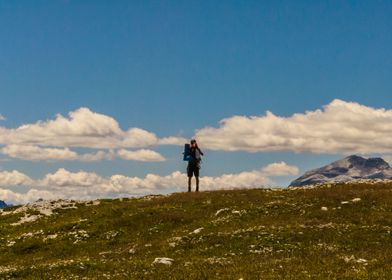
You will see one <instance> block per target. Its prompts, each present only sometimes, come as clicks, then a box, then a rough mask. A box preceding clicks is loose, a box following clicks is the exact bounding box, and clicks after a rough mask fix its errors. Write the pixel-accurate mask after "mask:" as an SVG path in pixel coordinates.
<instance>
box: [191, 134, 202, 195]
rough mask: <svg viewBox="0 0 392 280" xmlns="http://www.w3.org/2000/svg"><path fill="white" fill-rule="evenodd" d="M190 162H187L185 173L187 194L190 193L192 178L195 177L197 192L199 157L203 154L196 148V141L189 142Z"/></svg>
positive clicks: (197, 189)
mask: <svg viewBox="0 0 392 280" xmlns="http://www.w3.org/2000/svg"><path fill="white" fill-rule="evenodd" d="M189 154H190V160H189V162H188V167H187V173H188V192H190V191H191V186H192V177H193V175H195V178H196V191H197V192H198V191H199V171H200V163H201V156H203V155H204V154H203V152H202V151H201V150H200V148H199V147H198V146H197V143H196V140H195V139H193V140H191V146H190V149H189Z"/></svg>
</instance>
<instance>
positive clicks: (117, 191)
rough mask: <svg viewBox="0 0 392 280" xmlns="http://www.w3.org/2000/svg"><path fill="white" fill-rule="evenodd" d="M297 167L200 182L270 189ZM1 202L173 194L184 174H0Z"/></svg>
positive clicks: (181, 184) (206, 185) (184, 179)
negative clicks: (274, 178)
mask: <svg viewBox="0 0 392 280" xmlns="http://www.w3.org/2000/svg"><path fill="white" fill-rule="evenodd" d="M295 169H296V167H294V166H289V165H287V164H286V163H284V162H281V163H276V164H270V165H268V166H266V167H265V168H262V169H260V170H254V171H245V172H241V173H237V174H223V175H221V176H216V177H212V176H202V177H201V178H200V188H201V190H216V189H235V188H260V187H265V186H268V185H272V184H273V181H272V180H271V179H270V177H269V176H270V175H271V176H286V175H293V174H294V172H293V170H295ZM2 178H3V180H2V182H3V184H1V185H0V187H2V189H0V199H2V200H6V201H9V202H12V203H25V202H26V201H35V200H37V199H39V198H43V199H59V198H61V199H95V198H105V197H119V196H134V195H146V194H157V193H168V192H174V191H185V190H186V189H185V186H186V185H187V176H186V174H185V173H181V172H179V171H175V172H173V173H171V174H169V175H166V176H161V175H156V174H147V175H146V176H145V177H143V178H141V177H128V176H124V175H119V174H116V175H113V176H111V177H102V176H100V175H98V174H96V173H94V172H86V171H78V172H71V171H68V170H66V169H63V168H60V169H59V170H57V171H56V172H54V173H50V174H47V175H45V176H44V177H43V178H42V179H39V180H32V179H30V178H29V177H28V176H26V175H24V174H22V173H19V172H17V171H12V172H7V171H5V172H1V173H0V179H2ZM15 185H25V186H30V187H31V188H32V189H31V190H29V192H27V193H26V194H25V195H21V194H20V193H17V192H12V191H11V190H6V188H8V187H12V186H15Z"/></svg>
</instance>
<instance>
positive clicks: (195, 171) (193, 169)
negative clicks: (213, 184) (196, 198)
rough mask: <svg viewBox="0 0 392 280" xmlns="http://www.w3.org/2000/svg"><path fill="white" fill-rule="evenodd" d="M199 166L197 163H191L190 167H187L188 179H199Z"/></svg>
mask: <svg viewBox="0 0 392 280" xmlns="http://www.w3.org/2000/svg"><path fill="white" fill-rule="evenodd" d="M199 170H200V167H199V164H198V163H197V162H189V163H188V167H187V173H188V177H192V176H193V175H195V177H199Z"/></svg>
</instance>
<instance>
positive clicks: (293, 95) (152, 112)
mask: <svg viewBox="0 0 392 280" xmlns="http://www.w3.org/2000/svg"><path fill="white" fill-rule="evenodd" d="M391 14H392V3H391V2H390V1H98V0H96V1H73V0H68V1H66V0H62V1H57V0H53V1H39V0H37V1H0V40H1V41H0V42H1V43H0V97H1V103H0V114H1V115H2V116H3V117H4V118H5V120H3V121H1V122H0V126H1V127H4V128H6V129H16V128H18V127H20V126H21V125H23V124H36V123H37V122H38V121H41V122H45V121H49V120H54V119H55V118H56V114H61V115H62V116H64V117H65V118H67V117H68V114H69V113H70V112H74V111H77V110H78V109H79V108H81V107H84V108H88V109H89V110H90V111H91V112H95V113H99V114H102V115H105V116H108V117H111V118H113V119H114V120H116V122H117V123H118V125H119V126H120V128H121V129H122V130H123V131H127V130H128V129H129V128H134V127H136V128H140V129H143V130H146V131H148V132H151V133H153V134H155V135H156V136H157V137H158V138H163V137H170V136H175V137H184V138H186V139H189V138H190V137H192V136H194V135H195V133H196V131H197V130H202V129H204V128H206V127H214V128H218V127H220V124H219V122H220V121H221V120H223V119H228V118H232V117H234V116H247V117H250V116H259V117H261V116H264V115H265V114H266V111H270V112H272V113H273V114H274V115H275V116H279V117H282V118H283V117H286V118H290V117H291V116H293V114H296V113H297V114H305V112H307V111H316V110H323V108H324V107H323V106H327V105H328V104H332V103H331V102H333V100H336V99H337V100H342V101H344V102H347V104H351V103H350V102H354V103H355V104H357V105H358V106H365V107H366V108H374V109H375V110H376V109H381V108H385V109H387V110H389V108H391V98H390V96H391V89H392V80H391V79H390V73H392V55H391V52H390V50H391V49H392V32H391V30H392V18H391V16H390V15H391ZM343 107H344V106H343ZM343 107H342V108H343ZM350 108H351V107H350ZM353 110H354V109H353ZM354 111H355V110H354ZM214 135H215V134H214ZM214 135H208V137H214ZM217 135H219V137H220V136H221V135H222V134H219V133H218V134H217ZM233 135H234V134H231V136H233ZM237 136H238V135H237ZM239 137H241V134H240V135H239ZM206 143H207V140H206ZM208 143H210V142H208ZM233 143H234V144H233ZM1 144H2V145H3V147H5V146H7V145H10V142H7V143H6V142H4V143H1ZM11 144H12V143H11ZM24 144H26V143H24ZM201 144H202V143H201ZM229 144H230V145H235V142H230V143H229ZM35 145H41V146H45V144H44V143H41V144H40V143H35ZM211 145H212V143H211ZM47 147H54V148H56V147H57V148H62V149H64V148H69V149H71V150H73V151H76V152H80V153H82V152H91V151H92V152H95V151H96V150H94V149H90V148H89V147H75V146H67V145H64V146H62V147H61V145H60V146H56V145H53V144H50V143H49V144H48V145H47ZM211 147H212V146H211ZM143 148H148V149H151V150H154V151H155V152H157V153H159V154H160V155H162V156H163V157H164V158H165V159H166V160H165V161H163V162H140V161H134V160H124V159H121V158H115V159H112V160H96V161H89V162H86V161H80V160H55V161H53V160H52V161H47V160H26V159H21V158H20V156H19V158H15V157H12V156H10V154H9V153H8V154H3V155H0V157H1V159H2V161H1V163H0V167H1V169H2V170H4V171H11V170H18V171H20V172H21V173H23V174H26V175H28V176H30V177H31V178H35V179H37V178H42V177H43V176H44V175H45V174H48V173H54V172H56V170H58V169H59V168H65V169H66V170H68V171H70V172H77V171H80V170H83V171H86V172H94V173H96V174H99V175H100V176H111V175H113V174H122V175H126V176H137V177H143V176H145V175H146V174H148V173H152V174H157V175H161V176H165V175H167V174H171V173H172V172H175V171H177V170H179V171H181V172H183V171H184V170H185V163H184V162H182V161H181V160H180V158H181V150H182V147H181V146H180V145H169V146H167V145H153V147H151V146H148V147H143ZM201 148H203V146H202V147H201ZM204 148H205V152H206V156H205V159H204V164H203V169H202V171H203V172H202V175H205V176H221V175H222V174H237V173H239V172H246V171H252V170H258V169H260V168H262V167H263V166H266V165H268V164H271V163H274V162H281V161H284V162H286V163H287V164H288V165H290V166H297V167H298V168H299V173H302V172H304V171H305V170H307V169H309V168H315V167H318V166H319V165H322V164H325V163H328V162H330V161H331V160H334V159H338V158H340V157H342V156H344V155H345V154H346V151H345V150H344V149H343V148H338V149H336V151H334V150H333V149H332V148H331V149H328V151H322V152H315V149H311V148H309V149H304V150H301V149H300V150H298V149H294V148H293V149H288V150H285V149H278V150H276V151H273V150H271V149H264V148H263V149H260V148H258V149H256V150H257V151H251V152H249V150H247V148H241V149H240V148H239V149H238V150H236V151H228V149H227V148H225V147H223V146H220V147H219V148H218V149H213V148H211V149H210V148H209V147H208V145H207V147H204ZM352 151H353V152H356V150H355V149H353V150H352ZM358 151H359V152H360V151H363V149H362V150H361V149H359V150H358ZM348 152H349V151H348ZM364 154H369V155H372V154H389V152H388V149H377V148H375V149H374V153H372V152H371V151H366V152H365V153H364ZM295 177H296V175H291V176H286V177H281V178H275V179H274V182H276V183H279V184H282V185H287V184H288V183H289V182H290V180H292V179H293V178H295ZM0 199H1V198H0Z"/></svg>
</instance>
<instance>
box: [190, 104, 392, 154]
mask: <svg viewBox="0 0 392 280" xmlns="http://www.w3.org/2000/svg"><path fill="white" fill-rule="evenodd" d="M195 137H196V138H197V139H198V140H199V142H200V143H203V146H204V147H205V148H208V149H211V150H224V151H247V152H262V151H294V152H312V153H333V154H335V153H343V154H349V153H362V154H367V153H388V152H391V151H392V142H391V141H389V139H391V137H392V110H386V109H382V108H381V109H375V108H371V107H367V106H363V105H360V104H358V103H354V102H345V101H342V100H338V99H336V100H333V101H332V102H331V103H330V104H328V105H326V106H324V107H323V108H322V109H318V110H315V111H308V112H305V113H297V114H293V115H292V116H290V117H280V116H276V115H274V114H273V113H272V112H267V113H266V114H265V115H263V116H252V117H247V116H233V117H230V118H227V119H224V120H222V121H221V122H220V125H219V127H218V128H213V127H206V128H203V129H200V130H198V131H197V132H196V135H195Z"/></svg>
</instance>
